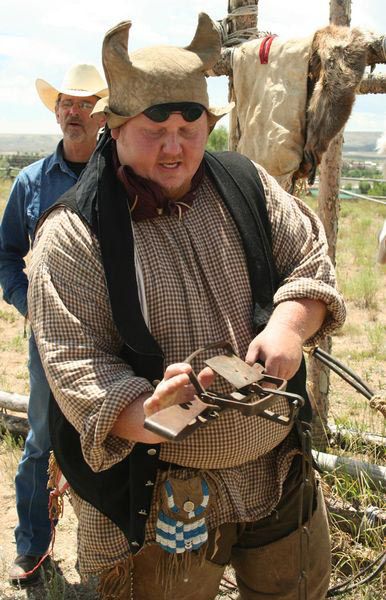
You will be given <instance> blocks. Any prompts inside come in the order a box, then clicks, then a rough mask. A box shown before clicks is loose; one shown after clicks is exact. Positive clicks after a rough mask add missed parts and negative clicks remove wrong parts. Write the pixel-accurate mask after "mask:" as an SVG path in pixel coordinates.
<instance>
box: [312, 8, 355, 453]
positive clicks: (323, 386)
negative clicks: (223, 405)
mask: <svg viewBox="0 0 386 600" xmlns="http://www.w3.org/2000/svg"><path fill="white" fill-rule="evenodd" d="M350 20H351V0H330V23H332V24H334V25H346V26H349V25H350ZM342 145H343V132H340V133H339V134H338V135H337V136H335V138H334V139H333V140H332V141H331V142H330V145H329V147H328V149H327V151H326V152H325V154H324V156H323V158H322V162H321V164H320V169H319V170H320V178H319V196H318V212H319V216H320V218H321V220H322V223H323V225H324V228H325V230H326V235H327V241H328V247H329V256H330V258H331V260H332V263H333V265H335V262H336V261H335V257H336V242H337V236H338V215H339V208H340V207H339V188H340V174H341V166H342ZM319 345H320V347H321V348H322V349H323V350H325V351H326V352H328V353H330V352H331V346H332V342H331V338H330V337H327V338H326V339H324V340H323V341H322V342H321V343H320V344H319ZM308 389H309V393H310V396H311V398H312V401H313V405H314V406H316V409H317V410H316V414H315V416H314V419H313V423H312V432H313V445H314V448H316V449H317V450H325V449H326V447H327V441H328V435H327V434H328V428H327V415H328V409H329V401H328V394H329V389H330V373H329V369H328V367H327V366H326V365H323V364H321V363H320V362H319V361H318V360H316V359H315V358H312V357H311V358H310V360H309V365H308Z"/></svg>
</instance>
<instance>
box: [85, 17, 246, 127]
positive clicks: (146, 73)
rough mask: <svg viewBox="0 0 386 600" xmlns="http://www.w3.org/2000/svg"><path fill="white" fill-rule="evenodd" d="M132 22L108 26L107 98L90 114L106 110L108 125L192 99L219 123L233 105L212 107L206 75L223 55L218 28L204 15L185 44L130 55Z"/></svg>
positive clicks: (105, 52)
mask: <svg viewBox="0 0 386 600" xmlns="http://www.w3.org/2000/svg"><path fill="white" fill-rule="evenodd" d="M130 27H131V21H123V22H122V23H118V25H116V26H115V27H113V28H112V29H110V30H109V31H108V32H107V33H106V35H105V38H104V41H103V49H102V61H103V68H104V71H105V76H106V81H107V83H108V86H109V97H108V98H103V100H102V101H98V102H97V104H96V105H95V107H94V110H93V112H92V113H91V114H92V115H93V114H94V115H95V114H97V113H100V112H104V113H105V115H106V118H107V124H108V126H109V127H110V129H113V128H114V127H120V125H122V124H123V123H125V122H126V121H127V120H128V119H131V118H133V117H135V116H136V115H139V114H140V113H142V112H143V111H144V110H146V109H148V108H150V107H151V106H154V105H159V104H168V103H176V102H177V103H181V102H189V103H196V104H201V105H202V106H204V108H205V109H206V112H207V114H208V121H209V124H210V125H211V126H214V124H215V123H216V121H218V119H220V118H221V117H223V116H224V115H225V114H227V113H228V112H229V111H230V110H231V109H232V108H233V106H234V104H233V103H230V104H228V105H227V106H225V107H221V108H219V107H210V106H209V98H208V92H207V84H206V76H205V73H206V72H207V71H208V70H209V69H211V67H213V66H214V65H215V63H216V62H217V61H218V60H219V59H220V56H221V38H220V33H219V30H218V27H217V25H216V23H215V22H214V21H212V19H211V18H210V17H209V16H208V15H207V14H205V13H200V15H199V20H198V25H197V30H196V33H195V36H194V38H193V40H192V42H191V43H190V44H189V46H186V47H185V48H178V47H174V46H154V47H150V48H144V49H141V50H136V51H134V52H132V53H131V54H130V55H129V54H128V37H129V30H130Z"/></svg>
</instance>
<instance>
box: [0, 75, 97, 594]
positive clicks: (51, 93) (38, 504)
mask: <svg viewBox="0 0 386 600" xmlns="http://www.w3.org/2000/svg"><path fill="white" fill-rule="evenodd" d="M36 89H37V91H38V94H39V96H40V99H41V100H42V102H43V103H44V104H45V105H46V106H47V108H49V109H50V110H51V111H52V112H54V113H55V116H56V120H57V123H58V124H59V126H60V128H61V130H62V132H63V139H62V140H61V141H60V142H59V144H58V146H57V148H56V151H55V152H54V153H53V154H51V155H50V156H48V157H47V158H44V159H42V160H39V161H37V162H35V163H33V164H31V165H29V166H28V167H26V168H25V169H23V170H22V171H21V172H20V174H19V175H18V177H17V178H16V180H15V182H14V185H13V187H12V190H11V194H10V197H9V200H8V203H7V206H6V208H5V211H4V216H3V220H2V223H1V227H0V283H1V286H2V288H3V296H4V300H5V301H6V302H8V303H9V304H13V305H14V306H15V307H16V308H17V310H18V311H19V312H20V313H21V314H22V315H23V316H24V317H27V316H28V308H27V287H28V279H27V275H26V274H25V272H24V269H25V266H26V265H25V261H24V257H25V256H26V255H27V254H28V252H29V250H30V248H31V246H32V242H33V237H34V228H35V224H36V221H37V219H38V218H39V216H40V215H41V214H42V212H44V211H45V210H46V209H47V208H48V207H49V206H51V205H52V204H53V203H54V202H55V201H56V200H57V199H58V198H59V197H60V196H61V195H62V194H63V193H64V192H66V191H67V190H68V189H69V188H70V187H72V186H73V185H74V184H75V183H76V181H77V179H78V177H79V175H80V174H81V172H82V170H83V168H84V166H85V165H86V163H87V161H88V160H89V158H90V156H91V154H92V152H93V151H94V148H95V146H96V140H97V134H98V130H99V129H100V127H101V126H103V124H104V118H97V119H95V118H93V119H91V118H90V113H91V111H92V109H93V108H94V106H95V104H96V102H97V101H98V99H99V98H101V97H104V96H106V94H107V90H106V84H105V82H104V80H103V79H102V77H101V76H100V74H99V73H98V71H97V70H96V68H95V67H94V66H93V65H76V66H74V67H72V68H71V69H70V70H69V71H68V72H67V73H66V75H65V77H64V80H63V83H62V86H61V87H60V88H59V89H56V88H55V87H54V86H52V85H50V84H49V83H47V82H46V81H44V80H42V79H37V80H36ZM28 368H29V376H30V398H29V405H28V420H29V425H30V431H29V434H28V437H27V440H26V443H25V449H24V454H23V457H22V459H21V461H20V464H19V468H18V472H17V475H16V479H15V484H16V504H17V512H18V518H19V524H18V526H17V527H16V529H15V538H16V547H17V557H16V560H15V562H14V564H13V565H12V567H11V571H10V579H11V581H12V582H13V583H15V584H16V583H22V584H24V585H27V584H29V583H31V582H34V581H35V580H36V579H37V578H38V577H39V575H40V566H41V565H42V564H43V562H44V560H45V558H46V556H47V554H46V553H47V549H48V547H49V544H50V540H51V525H50V520H49V516H48V491H47V469H48V457H49V451H50V436H49V429H48V419H47V416H48V404H49V396H50V389H49V386H48V382H47V380H46V377H45V374H44V371H43V367H42V364H41V361H40V357H39V353H38V350H37V348H36V344H35V339H34V336H33V334H32V333H31V336H30V339H29V362H28Z"/></svg>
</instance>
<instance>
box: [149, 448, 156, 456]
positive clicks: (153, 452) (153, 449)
mask: <svg viewBox="0 0 386 600" xmlns="http://www.w3.org/2000/svg"><path fill="white" fill-rule="evenodd" d="M147 453H148V454H149V456H154V454H157V450H156V449H155V448H150V449H149V450H148V451H147Z"/></svg>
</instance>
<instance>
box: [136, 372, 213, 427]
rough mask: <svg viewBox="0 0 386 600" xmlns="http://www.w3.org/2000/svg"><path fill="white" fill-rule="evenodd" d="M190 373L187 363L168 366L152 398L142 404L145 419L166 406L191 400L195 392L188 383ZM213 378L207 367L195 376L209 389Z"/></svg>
mask: <svg viewBox="0 0 386 600" xmlns="http://www.w3.org/2000/svg"><path fill="white" fill-rule="evenodd" d="M191 372H192V367H191V366H190V365H188V364H187V363H175V364H173V365H169V367H167V369H166V371H165V374H164V378H163V379H162V381H161V382H160V383H159V384H158V385H157V387H156V388H155V390H154V392H153V394H152V396H150V397H149V398H147V400H145V402H144V404H143V410H144V413H145V417H150V416H151V415H153V414H154V413H156V412H158V411H159V410H162V409H163V408H166V407H168V406H173V405H174V404H183V403H184V402H190V401H191V400H193V398H194V395H195V393H196V390H195V389H194V386H193V385H192V384H191V383H190V379H189V374H190V373H191ZM214 377H215V375H214V373H213V371H212V369H210V368H209V367H205V368H204V369H202V371H200V373H199V374H198V376H197V378H198V380H199V382H200V384H201V385H202V387H203V388H207V387H209V386H210V385H211V384H212V383H213V380H214Z"/></svg>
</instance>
